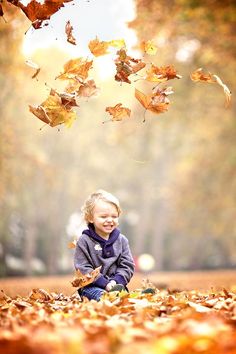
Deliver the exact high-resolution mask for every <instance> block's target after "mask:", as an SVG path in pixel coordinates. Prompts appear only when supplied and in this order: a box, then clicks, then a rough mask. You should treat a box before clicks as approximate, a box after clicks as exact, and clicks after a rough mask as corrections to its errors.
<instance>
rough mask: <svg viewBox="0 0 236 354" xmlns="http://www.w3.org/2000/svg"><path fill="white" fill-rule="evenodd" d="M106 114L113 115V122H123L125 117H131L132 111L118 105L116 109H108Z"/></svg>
mask: <svg viewBox="0 0 236 354" xmlns="http://www.w3.org/2000/svg"><path fill="white" fill-rule="evenodd" d="M106 112H108V113H110V115H112V119H111V120H112V121H121V120H122V119H123V118H124V117H130V114H131V110H130V109H129V108H126V107H122V103H117V104H116V105H115V106H114V107H106Z"/></svg>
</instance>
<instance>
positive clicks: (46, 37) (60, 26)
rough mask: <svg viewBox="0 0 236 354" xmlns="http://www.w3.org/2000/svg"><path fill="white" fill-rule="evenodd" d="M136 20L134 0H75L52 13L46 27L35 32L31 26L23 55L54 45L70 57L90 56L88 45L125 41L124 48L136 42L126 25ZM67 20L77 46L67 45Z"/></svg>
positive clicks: (26, 37)
mask: <svg viewBox="0 0 236 354" xmlns="http://www.w3.org/2000/svg"><path fill="white" fill-rule="evenodd" d="M134 18H135V1H134V0H89V1H88V0H74V1H73V2H72V3H67V4H65V7H63V8H61V9H60V10H59V11H58V12H57V13H56V14H54V15H53V16H52V17H51V19H50V21H49V25H48V26H45V27H43V28H41V29H37V30H35V29H34V28H33V27H31V28H30V29H29V30H28V32H27V34H26V36H25V40H24V43H23V52H24V54H25V55H26V56H30V55H31V54H32V53H33V52H34V51H35V50H36V49H37V48H47V47H50V46H57V47H59V48H61V49H62V50H64V51H66V52H69V53H70V54H71V55H72V56H74V57H76V56H86V55H89V54H90V52H89V49H88V47H87V45H88V42H89V41H90V40H92V39H95V37H96V36H97V37H98V38H99V39H100V40H104V41H106V40H112V39H121V38H124V39H125V41H126V44H127V47H128V48H129V47H130V48H131V47H132V46H134V45H135V44H136V42H137V38H136V35H135V32H134V31H133V30H131V29H130V28H128V26H127V22H129V21H131V20H133V19H134ZM68 20H70V23H71V25H72V26H73V35H74V37H75V38H76V43H77V45H76V46H74V45H72V44H70V43H68V42H67V40H66V34H65V25H66V22H67V21H68Z"/></svg>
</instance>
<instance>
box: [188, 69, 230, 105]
mask: <svg viewBox="0 0 236 354" xmlns="http://www.w3.org/2000/svg"><path fill="white" fill-rule="evenodd" d="M190 78H191V80H192V81H194V82H198V81H200V82H207V83H211V84H215V83H217V84H218V85H220V86H221V87H222V88H223V90H224V94H225V107H229V105H230V102H231V95H232V94H231V91H230V90H229V88H228V86H226V85H225V84H224V83H223V82H222V80H221V79H220V78H219V76H217V75H214V74H211V73H210V72H208V73H204V72H203V71H202V68H199V69H197V70H195V71H194V72H192V73H191V74H190Z"/></svg>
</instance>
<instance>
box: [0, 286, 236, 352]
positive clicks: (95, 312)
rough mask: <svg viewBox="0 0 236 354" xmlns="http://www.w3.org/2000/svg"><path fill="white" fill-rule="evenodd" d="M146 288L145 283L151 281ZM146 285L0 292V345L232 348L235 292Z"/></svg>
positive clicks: (22, 348) (34, 348) (16, 348)
mask: <svg viewBox="0 0 236 354" xmlns="http://www.w3.org/2000/svg"><path fill="white" fill-rule="evenodd" d="M149 290H150V289H149ZM149 290H147V286H146V287H144V288H142V289H138V290H136V291H133V292H130V293H127V292H125V291H124V292H120V293H119V292H110V293H106V294H105V295H104V296H103V298H102V299H101V301H100V302H96V301H93V300H92V301H88V300H87V299H86V298H84V299H83V301H81V298H80V297H79V295H78V293H77V292H76V293H74V294H73V295H71V296H65V295H63V294H58V293H48V292H47V291H46V290H43V289H33V290H32V291H31V292H30V294H29V295H28V296H27V297H20V296H16V298H14V299H13V298H10V297H8V296H7V295H6V294H5V293H3V292H2V293H1V297H0V328H1V330H0V348H1V352H2V353H4V354H9V353H18V354H23V353H24V354H26V353H35V354H36V353H44V354H53V353H60V354H62V353H67V354H70V353H71V354H72V353H78V354H83V353H84V354H85V353H86V354H95V353H96V354H108V353H115V354H130V353H134V352H135V353H137V354H141V353H153V354H154V353H158V354H183V353H191V354H194V353H207V354H211V353H212V354H235V353H236V294H235V292H232V291H229V290H226V289H223V290H222V291H217V292H216V291H213V290H212V291H205V292H199V291H170V290H161V291H160V290H158V289H156V288H155V289H154V291H152V293H150V292H149Z"/></svg>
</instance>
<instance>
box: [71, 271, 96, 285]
mask: <svg viewBox="0 0 236 354" xmlns="http://www.w3.org/2000/svg"><path fill="white" fill-rule="evenodd" d="M101 268H102V267H101V266H100V267H97V268H95V269H94V270H93V271H92V272H90V273H87V274H82V273H81V272H80V271H79V270H77V271H76V278H75V279H74V280H72V282H71V284H72V286H73V287H75V288H82V287H84V286H86V285H89V284H91V283H93V282H94V280H96V279H97V277H98V276H99V274H100V269H101Z"/></svg>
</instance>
